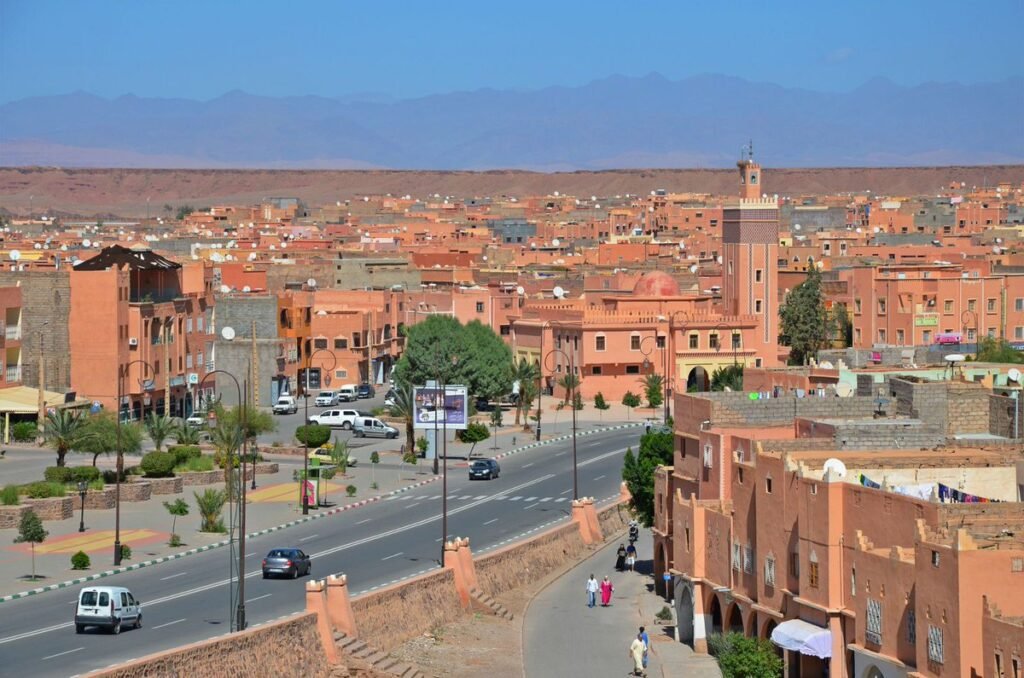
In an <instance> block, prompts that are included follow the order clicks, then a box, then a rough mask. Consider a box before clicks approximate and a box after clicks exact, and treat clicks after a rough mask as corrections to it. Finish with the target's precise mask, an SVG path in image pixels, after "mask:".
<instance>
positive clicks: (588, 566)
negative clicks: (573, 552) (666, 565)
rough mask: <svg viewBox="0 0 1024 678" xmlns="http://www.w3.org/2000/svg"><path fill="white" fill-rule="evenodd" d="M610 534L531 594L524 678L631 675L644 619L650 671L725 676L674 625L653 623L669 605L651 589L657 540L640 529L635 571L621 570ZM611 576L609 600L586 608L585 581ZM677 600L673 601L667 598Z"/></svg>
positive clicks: (663, 676) (660, 675) (664, 675)
mask: <svg viewBox="0 0 1024 678" xmlns="http://www.w3.org/2000/svg"><path fill="white" fill-rule="evenodd" d="M624 542H625V535H623V536H622V538H621V539H617V540H612V541H611V542H609V543H608V545H607V546H605V547H603V548H601V549H600V550H598V551H596V552H595V553H594V554H593V555H591V556H590V557H589V558H587V559H586V560H584V561H582V562H581V563H579V564H578V565H576V566H575V567H574V568H573V569H571V570H569V571H568V572H567V573H565V574H564V575H562V576H561V577H559V578H558V579H556V580H555V581H554V582H552V583H551V584H550V585H549V586H548V587H547V588H546V589H544V590H543V591H541V592H540V593H538V594H537V596H536V597H535V598H534V599H533V601H531V603H530V606H529V608H527V610H526V615H525V618H524V620H523V658H524V663H525V666H524V675H525V677H526V678H556V677H560V676H594V677H595V678H597V677H600V678H604V677H606V676H608V677H610V678H618V677H619V676H628V675H630V672H631V670H632V660H630V659H629V657H628V656H627V651H628V648H629V644H630V642H632V639H633V638H634V637H635V636H636V634H637V632H638V630H639V627H640V626H644V627H646V629H647V634H648V636H650V639H651V646H650V653H649V663H648V667H647V675H648V676H650V677H651V678H655V677H657V678H670V677H671V678H677V677H681V676H686V677H687V678H721V675H722V674H721V671H719V669H718V664H717V663H716V662H715V660H714V659H712V658H711V657H708V656H707V655H697V654H694V652H693V650H692V649H690V646H688V645H685V644H683V643H678V642H676V641H675V639H674V636H673V633H674V627H673V626H672V625H671V624H672V622H670V623H669V624H668V625H659V624H657V623H655V617H654V615H655V613H657V612H658V611H659V610H661V608H662V607H664V606H665V605H667V604H668V603H666V602H665V600H664V599H662V598H660V597H659V596H657V595H655V594H654V593H653V588H654V581H653V578H652V575H651V564H652V560H651V558H652V555H651V554H652V548H653V547H652V539H651V535H650V532H649V531H648V530H642V531H641V535H640V540H639V541H638V542H637V544H636V546H637V551H638V555H639V561H638V563H637V566H638V568H637V569H638V571H637V572H616V571H615V552H616V550H617V549H618V547H619V544H620V543H624ZM591 574H593V575H594V576H595V577H597V579H598V581H600V580H601V579H602V578H604V576H605V575H608V577H609V578H610V579H611V581H612V584H613V585H614V586H615V593H614V595H613V596H612V601H611V606H610V607H607V608H604V607H601V605H600V596H599V597H598V605H597V606H596V607H593V608H588V607H587V600H586V592H585V587H586V582H587V579H588V577H589V576H590V575H591ZM669 606H670V607H671V605H669Z"/></svg>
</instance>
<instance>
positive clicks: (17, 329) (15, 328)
mask: <svg viewBox="0 0 1024 678" xmlns="http://www.w3.org/2000/svg"><path fill="white" fill-rule="evenodd" d="M4 336H5V337H7V338H8V339H10V340H16V339H21V325H8V326H7V327H5V328H4Z"/></svg>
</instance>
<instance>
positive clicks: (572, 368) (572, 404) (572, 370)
mask: <svg viewBox="0 0 1024 678" xmlns="http://www.w3.org/2000/svg"><path fill="white" fill-rule="evenodd" d="M556 353H557V354H559V355H561V356H562V357H564V358H565V360H566V361H567V362H568V363H569V372H568V374H569V377H570V380H569V383H570V384H572V388H571V389H570V391H571V393H570V395H569V409H571V410H572V498H573V499H574V500H575V499H579V498H580V492H579V480H578V478H577V469H576V393H577V389H578V388H579V385H578V379H577V377H576V363H575V361H574V360H573V357H572V355H571V353H572V352H571V351H570V352H569V353H566V352H565V351H563V350H561V349H558V348H553V349H551V350H550V351H548V352H547V353H546V354H545V355H544V359H543V360H542V361H541V364H542V365H543V364H545V363H547V360H548V358H550V357H551V356H552V355H554V354H556Z"/></svg>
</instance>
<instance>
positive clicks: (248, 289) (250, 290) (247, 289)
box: [242, 285, 252, 292]
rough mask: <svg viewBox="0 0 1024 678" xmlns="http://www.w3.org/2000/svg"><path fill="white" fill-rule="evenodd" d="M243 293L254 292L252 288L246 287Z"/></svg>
mask: <svg viewBox="0 0 1024 678" xmlns="http://www.w3.org/2000/svg"><path fill="white" fill-rule="evenodd" d="M242 291H243V292H252V288H251V287H249V286H248V285H246V286H245V287H243V288H242Z"/></svg>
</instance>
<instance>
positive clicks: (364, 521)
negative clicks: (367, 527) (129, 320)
mask: <svg viewBox="0 0 1024 678" xmlns="http://www.w3.org/2000/svg"><path fill="white" fill-rule="evenodd" d="M371 520H373V518H367V519H366V520H360V521H359V522H358V523H356V525H362V524H364V523H368V522H370V521H371Z"/></svg>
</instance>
